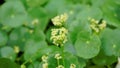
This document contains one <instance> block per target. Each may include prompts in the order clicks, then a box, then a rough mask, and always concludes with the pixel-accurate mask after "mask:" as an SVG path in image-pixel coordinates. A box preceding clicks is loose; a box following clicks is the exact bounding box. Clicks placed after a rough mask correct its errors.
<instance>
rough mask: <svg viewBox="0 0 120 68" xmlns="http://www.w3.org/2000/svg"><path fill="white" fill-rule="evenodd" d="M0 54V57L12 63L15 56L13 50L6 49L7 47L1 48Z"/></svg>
mask: <svg viewBox="0 0 120 68" xmlns="http://www.w3.org/2000/svg"><path fill="white" fill-rule="evenodd" d="M0 52H1V57H4V58H9V59H11V60H12V61H14V60H15V58H16V54H15V52H14V50H13V48H11V47H8V46H6V47H3V48H1V51H0Z"/></svg>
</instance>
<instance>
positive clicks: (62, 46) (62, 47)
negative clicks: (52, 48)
mask: <svg viewBox="0 0 120 68" xmlns="http://www.w3.org/2000/svg"><path fill="white" fill-rule="evenodd" d="M61 49H62V58H63V65H64V66H65V61H64V60H65V58H64V57H65V55H64V45H61Z"/></svg>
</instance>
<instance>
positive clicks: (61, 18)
mask: <svg viewBox="0 0 120 68" xmlns="http://www.w3.org/2000/svg"><path fill="white" fill-rule="evenodd" d="M67 18H68V16H67V14H66V13H64V14H62V15H59V16H56V17H54V18H53V19H52V22H53V24H54V26H62V25H63V24H64V23H65V22H66V20H67Z"/></svg>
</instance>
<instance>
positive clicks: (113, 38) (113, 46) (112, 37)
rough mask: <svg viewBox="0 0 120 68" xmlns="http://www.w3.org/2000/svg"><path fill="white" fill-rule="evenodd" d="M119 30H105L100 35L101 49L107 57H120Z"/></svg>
mask: <svg viewBox="0 0 120 68" xmlns="http://www.w3.org/2000/svg"><path fill="white" fill-rule="evenodd" d="M119 35H120V30H119V29H116V30H111V29H106V30H105V31H104V33H103V34H102V38H101V41H102V49H103V50H104V52H105V54H106V55H107V56H112V55H114V56H120V38H119Z"/></svg>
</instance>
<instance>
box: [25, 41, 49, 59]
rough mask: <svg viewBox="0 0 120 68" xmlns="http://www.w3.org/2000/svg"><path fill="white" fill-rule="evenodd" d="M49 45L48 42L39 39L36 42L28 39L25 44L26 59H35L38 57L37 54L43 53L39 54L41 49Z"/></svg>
mask: <svg viewBox="0 0 120 68" xmlns="http://www.w3.org/2000/svg"><path fill="white" fill-rule="evenodd" d="M45 47H47V43H46V42H45V41H39V42H36V41H34V40H32V39H31V40H28V41H27V42H26V44H25V48H24V51H25V54H24V59H25V60H29V59H31V60H35V59H37V57H36V56H39V55H41V54H38V53H39V52H40V50H41V49H43V48H45Z"/></svg>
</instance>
